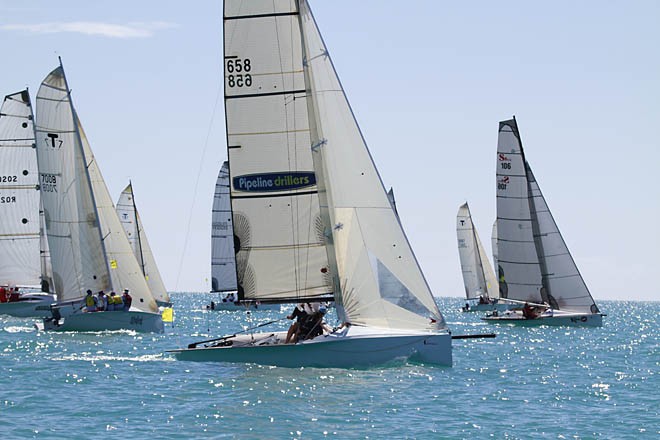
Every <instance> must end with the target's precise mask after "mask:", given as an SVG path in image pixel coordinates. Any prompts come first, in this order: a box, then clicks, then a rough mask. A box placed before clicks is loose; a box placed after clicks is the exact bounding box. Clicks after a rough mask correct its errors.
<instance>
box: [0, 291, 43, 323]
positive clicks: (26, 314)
mask: <svg viewBox="0 0 660 440" xmlns="http://www.w3.org/2000/svg"><path fill="white" fill-rule="evenodd" d="M54 302H55V296H54V295H50V294H47V293H24V294H21V296H20V299H19V300H18V301H13V302H6V303H0V315H10V316H17V317H20V318H32V317H37V318H38V317H47V316H50V305H51V304H53V303H54Z"/></svg>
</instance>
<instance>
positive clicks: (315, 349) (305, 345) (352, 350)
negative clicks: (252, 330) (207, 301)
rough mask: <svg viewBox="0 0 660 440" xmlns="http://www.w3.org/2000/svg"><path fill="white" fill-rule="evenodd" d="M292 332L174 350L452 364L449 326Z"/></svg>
mask: <svg viewBox="0 0 660 440" xmlns="http://www.w3.org/2000/svg"><path fill="white" fill-rule="evenodd" d="M285 338H286V332H272V333H256V334H253V335H240V336H235V337H233V338H228V339H226V340H225V341H226V343H231V344H232V345H225V346H222V345H219V346H212V345H209V346H205V347H199V348H187V349H180V350H171V352H172V353H174V354H175V356H176V357H177V359H179V360H184V361H195V362H240V363H256V364H261V365H275V366H279V367H294V368H295V367H323V368H360V367H369V366H373V365H381V364H385V363H387V362H391V361H395V360H401V359H407V360H410V361H413V362H421V363H428V364H436V365H444V366H451V365H452V343H451V334H449V333H448V332H443V333H440V332H436V333H431V332H400V333H395V332H394V331H391V330H390V331H388V330H382V329H372V328H364V327H356V326H353V327H350V328H349V329H348V330H345V331H343V332H338V333H332V334H329V335H322V336H318V337H316V338H314V339H311V340H308V341H303V342H300V343H298V344H284V340H285Z"/></svg>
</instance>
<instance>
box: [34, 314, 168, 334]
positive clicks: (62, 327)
mask: <svg viewBox="0 0 660 440" xmlns="http://www.w3.org/2000/svg"><path fill="white" fill-rule="evenodd" d="M38 328H39V330H46V331H59V332H67V331H69V332H96V331H106V330H133V331H136V332H140V333H163V332H164V325H163V319H162V317H161V315H160V314H157V313H149V312H140V311H128V312H124V311H120V312H91V313H82V312H81V313H73V314H71V315H68V316H67V317H65V318H61V319H54V318H46V319H44V321H43V323H42V326H41V327H38Z"/></svg>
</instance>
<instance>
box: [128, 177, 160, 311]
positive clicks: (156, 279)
mask: <svg viewBox="0 0 660 440" xmlns="http://www.w3.org/2000/svg"><path fill="white" fill-rule="evenodd" d="M117 215H118V216H119V221H120V222H121V224H122V226H123V227H124V231H126V236H127V237H128V242H129V243H130V244H131V248H132V249H133V253H134V254H135V258H137V261H138V264H139V265H140V268H142V273H143V274H144V279H145V280H147V285H148V286H149V290H151V294H152V295H153V297H154V299H155V300H156V304H158V305H159V306H162V307H171V306H172V301H171V300H170V296H169V295H168V293H167V289H166V288H165V284H164V283H163V279H162V278H161V276H160V272H159V271H158V266H157V265H156V259H155V258H154V254H153V252H152V251H151V246H149V240H147V234H146V233H145V232H144V226H142V219H141V218H140V214H139V213H138V210H137V207H136V206H135V197H134V195H133V184H132V183H129V184H128V186H127V187H126V188H125V189H124V190H123V191H122V192H121V195H120V196H119V200H118V201H117Z"/></svg>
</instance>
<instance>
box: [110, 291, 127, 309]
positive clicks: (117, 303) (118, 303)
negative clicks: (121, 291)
mask: <svg viewBox="0 0 660 440" xmlns="http://www.w3.org/2000/svg"><path fill="white" fill-rule="evenodd" d="M111 300H112V304H113V306H114V310H115V312H121V311H123V310H124V303H123V301H122V300H121V296H119V295H117V294H116V293H115V292H112V297H111Z"/></svg>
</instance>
